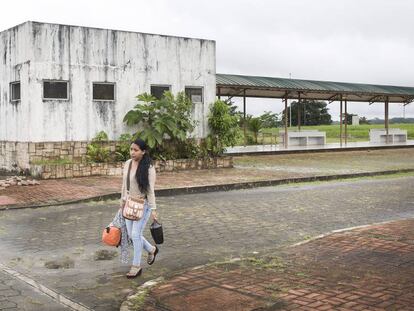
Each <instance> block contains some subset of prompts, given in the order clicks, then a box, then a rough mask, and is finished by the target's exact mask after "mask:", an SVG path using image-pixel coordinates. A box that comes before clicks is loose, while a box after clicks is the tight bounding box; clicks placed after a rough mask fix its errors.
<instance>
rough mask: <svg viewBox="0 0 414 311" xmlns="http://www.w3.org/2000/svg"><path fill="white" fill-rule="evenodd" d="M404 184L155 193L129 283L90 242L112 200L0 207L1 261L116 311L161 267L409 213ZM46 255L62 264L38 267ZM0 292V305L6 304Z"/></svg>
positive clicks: (411, 200) (412, 196)
mask: <svg viewBox="0 0 414 311" xmlns="http://www.w3.org/2000/svg"><path fill="white" fill-rule="evenodd" d="M413 188H414V177H412V176H411V177H401V178H395V179H394V178H393V179H375V180H357V181H347V182H331V183H318V184H305V185H292V186H283V187H276V188H274V187H273V188H260V189H253V190H243V191H232V192H218V193H206V194H197V195H186V196H177V197H164V198H160V199H159V200H158V202H159V203H158V205H159V208H160V213H161V214H162V216H163V222H164V226H165V228H166V244H165V245H163V246H162V248H161V253H160V256H159V260H158V261H157V263H156V264H155V265H154V266H152V267H151V268H150V269H146V270H145V271H144V277H143V278H142V279H140V280H138V281H129V280H126V279H125V278H124V273H125V272H126V271H127V269H128V267H127V266H121V265H120V264H119V262H118V258H114V259H112V260H104V261H95V260H94V256H95V252H96V251H98V250H102V249H108V250H111V249H110V248H105V247H103V246H102V245H101V244H100V241H99V240H100V234H101V228H103V227H104V226H105V225H106V224H107V223H108V222H109V221H110V219H111V217H112V215H113V213H114V212H115V210H116V205H117V203H116V202H109V203H108V202H107V203H89V204H78V205H72V206H61V207H51V208H42V209H37V210H30V209H28V210H14V211H1V212H0V254H1V257H0V262H1V263H3V264H5V265H8V266H10V267H13V269H15V270H18V271H20V272H22V273H25V274H26V275H29V276H30V277H31V278H33V279H35V280H37V281H38V282H40V283H42V284H44V285H46V286H48V287H49V288H52V289H54V290H56V291H58V292H60V293H63V294H64V295H66V296H67V297H69V298H72V299H74V300H76V301H79V302H82V303H83V304H85V305H87V306H88V307H90V308H92V309H94V310H117V308H119V305H120V302H121V301H122V300H123V298H124V297H125V295H126V294H127V293H128V291H129V290H133V289H134V288H135V287H136V285H138V284H140V283H141V282H143V281H145V280H147V279H150V278H154V277H156V276H159V275H160V274H164V275H165V274H167V273H169V272H172V271H175V270H176V269H181V268H187V267H191V266H195V265H199V264H204V263H207V262H209V261H215V260H223V259H228V258H229V257H232V256H240V255H247V254H249V253H252V252H259V253H265V252H268V251H270V250H272V249H275V248H276V247H280V246H282V245H286V244H292V243H293V242H297V241H301V240H304V239H306V238H308V237H311V236H314V235H318V234H320V233H324V232H327V231H330V230H333V229H339V228H345V227H350V226H356V225H361V224H367V223H373V222H381V221H385V220H391V219H404V218H407V217H414V208H413V207H414V193H413V192H412V189H413ZM53 260H58V262H57V264H60V265H62V266H66V268H65V269H48V268H46V267H45V263H49V265H48V266H49V267H50V266H51V264H53V263H50V261H53ZM145 268H146V267H145ZM7 286H9V285H7ZM1 299H3V300H0V306H3V305H6V303H9V302H11V301H12V300H10V299H9V298H7V297H6V298H1ZM19 307H21V305H20V304H19ZM3 309H4V310H6V309H5V307H0V310H3ZM21 309H22V310H23V307H21ZM39 310H44V309H43V308H42V307H39ZM57 310H59V309H57ZM62 310H63V308H62Z"/></svg>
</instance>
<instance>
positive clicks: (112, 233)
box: [102, 226, 121, 247]
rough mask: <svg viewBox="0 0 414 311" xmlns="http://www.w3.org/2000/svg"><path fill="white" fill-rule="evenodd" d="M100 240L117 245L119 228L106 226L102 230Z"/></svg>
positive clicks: (118, 242) (110, 244) (119, 234)
mask: <svg viewBox="0 0 414 311" xmlns="http://www.w3.org/2000/svg"><path fill="white" fill-rule="evenodd" d="M102 242H104V243H105V244H107V245H109V246H116V247H118V246H119V244H120V243H121V229H119V228H117V227H114V226H108V227H106V228H105V229H104V231H103V232H102Z"/></svg>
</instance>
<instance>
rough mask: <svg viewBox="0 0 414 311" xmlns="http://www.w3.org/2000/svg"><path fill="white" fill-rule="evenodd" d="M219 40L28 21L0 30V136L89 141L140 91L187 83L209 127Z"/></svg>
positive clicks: (175, 88) (111, 128) (117, 125)
mask: <svg viewBox="0 0 414 311" xmlns="http://www.w3.org/2000/svg"><path fill="white" fill-rule="evenodd" d="M215 65H216V63H215V42H214V41H211V40H202V39H190V38H181V37H172V36H163V35H154V34H144V33H137V32H128V31H117V30H109V29H96V28H87V27H78V26H68V25H57V24H45V23H38V22H26V23H24V24H21V25H18V26H16V27H14V28H11V29H8V30H5V31H3V32H1V33H0V141H8V142H61V141H87V140H90V139H91V138H93V137H94V136H95V135H96V133H97V132H99V131H102V130H103V131H105V132H106V133H108V135H109V138H110V139H112V140H115V139H117V138H118V137H119V135H120V134H122V133H126V132H133V130H132V129H128V128H127V127H126V126H125V124H124V123H123V122H122V119H123V117H124V115H125V114H126V112H127V111H129V110H130V109H132V107H133V106H134V105H136V104H137V100H136V99H135V96H136V95H138V94H140V93H144V92H148V93H149V92H152V93H154V94H155V95H157V94H159V93H160V92H161V93H162V91H163V90H165V89H170V90H171V91H172V92H173V93H174V94H175V93H177V92H179V91H184V90H186V91H187V93H188V94H190V95H191V96H192V99H193V102H195V103H194V106H195V107H194V118H195V119H196V120H197V121H198V122H199V124H198V127H197V128H196V130H195V133H194V135H195V136H196V137H205V136H206V134H207V118H206V116H207V114H208V105H209V104H210V103H212V102H213V101H214V99H215V95H216V94H215V88H216V72H215V70H216V68H215Z"/></svg>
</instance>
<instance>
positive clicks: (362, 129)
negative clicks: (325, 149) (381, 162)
mask: <svg viewBox="0 0 414 311" xmlns="http://www.w3.org/2000/svg"><path fill="white" fill-rule="evenodd" d="M373 128H384V125H383V124H363V125H354V126H352V125H348V141H349V142H357V141H369V130H370V129H373ZM390 128H399V129H402V130H407V136H408V139H414V124H412V123H411V124H403V123H400V124H390ZM279 130H281V128H265V129H262V130H261V133H260V134H259V135H258V143H259V144H262V143H265V144H270V143H274V141H275V138H274V137H275V136H276V137H277V136H278V134H279ZM292 130H293V131H296V130H297V127H292ZM301 130H319V131H322V132H326V142H327V143H338V142H339V124H338V125H315V126H301ZM343 131H344V133H345V128H343ZM242 132H243V129H242ZM247 132H248V135H250V136H252V137H253V134H252V133H251V132H249V131H247ZM262 133H263V134H262ZM271 135H272V136H273V138H272V137H271ZM243 141H244V138H243V137H241V138H240V139H239V141H238V145H243ZM278 142H279V139H278Z"/></svg>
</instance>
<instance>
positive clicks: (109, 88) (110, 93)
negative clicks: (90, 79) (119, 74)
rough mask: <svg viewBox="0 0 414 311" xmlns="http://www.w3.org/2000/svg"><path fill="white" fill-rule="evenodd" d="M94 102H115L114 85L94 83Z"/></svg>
mask: <svg viewBox="0 0 414 311" xmlns="http://www.w3.org/2000/svg"><path fill="white" fill-rule="evenodd" d="M92 98H93V100H115V84H114V83H93V96H92Z"/></svg>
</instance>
